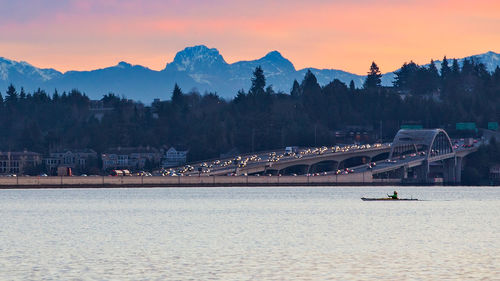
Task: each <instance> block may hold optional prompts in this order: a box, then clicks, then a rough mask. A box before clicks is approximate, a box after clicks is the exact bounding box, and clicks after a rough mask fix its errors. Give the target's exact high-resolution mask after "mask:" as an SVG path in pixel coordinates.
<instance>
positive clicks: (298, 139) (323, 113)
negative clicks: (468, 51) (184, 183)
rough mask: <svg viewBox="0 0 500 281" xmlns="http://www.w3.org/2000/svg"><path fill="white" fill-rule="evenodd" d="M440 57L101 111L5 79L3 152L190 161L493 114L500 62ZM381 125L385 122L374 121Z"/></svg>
mask: <svg viewBox="0 0 500 281" xmlns="http://www.w3.org/2000/svg"><path fill="white" fill-rule="evenodd" d="M449 64H450V66H449V65H448V61H447V60H446V59H445V60H444V61H443V63H442V69H441V71H438V70H437V68H436V67H435V65H434V63H433V62H431V64H430V66H428V67H424V66H419V65H417V64H415V63H413V62H410V63H405V64H404V65H403V67H402V68H401V69H400V70H398V71H396V72H395V74H396V79H395V82H394V86H393V87H382V86H381V80H380V79H381V73H380V70H379V68H378V66H377V65H376V64H375V63H372V65H371V67H370V71H369V72H368V76H367V78H366V81H365V83H364V85H363V88H362V89H356V88H355V87H354V83H353V82H351V83H350V84H349V85H346V84H345V83H343V82H341V81H339V80H337V79H335V80H333V81H332V82H331V83H329V84H327V85H325V86H320V85H319V84H318V82H317V80H316V77H315V76H314V75H313V73H312V72H310V71H309V72H307V73H306V75H305V77H304V78H303V80H302V81H300V82H299V81H294V82H293V85H291V90H290V92H289V93H283V92H276V91H274V90H273V87H272V85H267V84H266V79H265V76H264V73H263V70H262V69H261V68H260V67H257V68H256V69H255V71H254V73H253V77H252V78H251V79H252V86H251V88H250V89H248V90H244V89H242V90H240V91H239V92H238V93H237V95H236V97H235V98H234V99H233V100H230V101H227V100H224V99H222V98H220V97H219V96H218V95H217V94H216V93H205V94H200V93H198V92H196V91H190V92H183V91H182V90H181V88H180V87H179V86H177V85H176V86H175V88H174V89H173V92H172V94H171V95H170V94H169V93H166V94H165V97H164V98H165V99H168V100H165V101H155V102H153V103H152V104H151V105H150V106H149V105H148V106H145V105H144V104H142V103H140V102H137V101H132V100H128V99H126V98H124V97H119V96H117V95H114V94H108V95H105V96H104V97H103V98H102V99H101V101H102V106H103V107H104V108H109V109H111V110H105V111H103V112H105V114H104V116H103V117H102V118H100V117H101V116H99V115H98V114H96V111H95V110H91V104H92V101H90V100H89V98H88V97H87V96H86V95H85V94H83V93H81V92H79V91H78V90H72V91H71V92H69V93H66V92H64V93H58V92H57V91H54V93H51V94H49V93H46V92H45V91H43V90H37V91H35V92H33V93H26V92H25V91H24V90H23V89H22V88H19V89H17V88H16V87H14V86H13V85H11V86H10V87H9V88H8V89H7V90H6V91H5V92H4V93H0V120H1V122H0V150H2V151H6V150H11V151H14V150H23V149H27V150H31V151H36V152H41V153H48V152H49V151H53V150H57V149H62V148H92V149H94V150H96V151H97V152H103V151H105V150H106V149H107V148H109V147H118V146H122V147H129V146H154V147H160V146H163V145H166V146H182V147H186V148H188V149H189V160H198V159H206V158H212V157H218V156H219V154H221V153H225V152H227V151H229V150H231V149H233V148H236V149H238V150H239V151H240V152H241V153H243V152H250V151H258V150H266V149H274V148H278V147H284V146H287V145H303V146H313V145H331V144H333V143H335V142H337V139H336V136H335V131H337V130H340V129H343V128H345V127H346V126H347V125H358V126H366V127H367V128H368V127H371V128H373V130H374V132H377V133H378V132H380V129H382V135H383V136H384V137H386V138H387V139H392V137H393V136H394V134H395V133H396V131H397V130H398V129H399V127H400V125H401V124H402V123H405V122H411V123H418V124H422V125H423V126H424V127H428V128H432V127H444V128H450V127H453V126H454V124H455V123H456V122H465V121H467V122H476V123H477V124H478V125H483V126H484V124H486V123H487V122H489V121H498V120H500V112H499V108H500V69H499V68H498V67H497V69H496V70H495V71H494V72H493V73H490V72H488V71H487V70H486V68H485V66H484V65H483V64H481V63H479V62H475V61H472V60H465V61H464V62H463V66H462V67H460V66H459V65H458V63H457V61H455V60H454V61H452V62H450V63H449ZM381 125H382V128H380V126H381Z"/></svg>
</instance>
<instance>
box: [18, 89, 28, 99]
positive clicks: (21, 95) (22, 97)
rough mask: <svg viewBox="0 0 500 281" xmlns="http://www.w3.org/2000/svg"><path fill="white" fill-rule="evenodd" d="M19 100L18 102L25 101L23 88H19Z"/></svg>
mask: <svg viewBox="0 0 500 281" xmlns="http://www.w3.org/2000/svg"><path fill="white" fill-rule="evenodd" d="M19 99H20V100H25V99H26V92H25V91H24V88H23V87H21V92H20V93H19Z"/></svg>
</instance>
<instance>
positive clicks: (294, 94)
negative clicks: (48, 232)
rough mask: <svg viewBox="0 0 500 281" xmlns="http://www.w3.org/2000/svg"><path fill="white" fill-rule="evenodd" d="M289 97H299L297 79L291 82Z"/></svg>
mask: <svg viewBox="0 0 500 281" xmlns="http://www.w3.org/2000/svg"><path fill="white" fill-rule="evenodd" d="M290 95H291V96H292V97H298V96H300V85H299V82H297V79H295V80H293V86H292V90H291V91H290Z"/></svg>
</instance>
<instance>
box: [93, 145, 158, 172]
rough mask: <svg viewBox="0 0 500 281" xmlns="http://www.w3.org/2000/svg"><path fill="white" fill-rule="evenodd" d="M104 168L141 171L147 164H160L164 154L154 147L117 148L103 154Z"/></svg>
mask: <svg viewBox="0 0 500 281" xmlns="http://www.w3.org/2000/svg"><path fill="white" fill-rule="evenodd" d="M101 158H102V168H103V170H108V169H131V170H141V169H144V168H145V167H146V163H147V162H148V161H149V163H152V164H154V163H160V161H161V158H162V153H161V151H160V150H158V149H156V148H153V147H149V146H148V147H117V148H110V149H108V150H107V151H106V152H105V153H103V154H101Z"/></svg>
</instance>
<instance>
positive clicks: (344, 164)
mask: <svg viewBox="0 0 500 281" xmlns="http://www.w3.org/2000/svg"><path fill="white" fill-rule="evenodd" d="M478 146H479V143H474V144H473V145H466V144H465V143H464V142H463V141H460V140H457V141H455V142H453V141H452V140H451V139H450V137H449V136H448V134H447V133H446V132H445V131H444V130H442V129H428V130H400V131H399V132H398V133H397V134H396V136H395V138H394V140H393V142H392V143H387V144H374V145H346V146H334V147H320V148H302V149H300V150H299V151H297V152H296V153H285V151H284V150H278V151H267V152H260V153H256V154H249V155H242V156H237V157H234V158H230V159H218V160H217V159H216V160H212V161H206V162H199V163H193V164H191V165H187V166H186V167H179V168H177V169H176V171H178V172H180V173H182V175H187V176H194V175H198V176H201V175H203V176H221V175H234V176H241V175H245V176H249V175H278V176H280V175H283V176H284V175H292V176H332V175H335V177H336V180H337V179H338V177H339V176H341V177H345V178H343V179H342V180H345V179H346V178H348V177H352V178H353V182H356V181H355V180H354V179H359V178H360V176H359V174H362V178H363V182H366V179H370V180H371V181H372V182H377V181H389V180H390V181H393V182H394V181H400V182H404V183H415V184H428V183H436V182H443V183H460V181H461V170H462V165H463V159H464V157H466V156H467V155H468V154H470V153H473V152H475V151H477V149H478ZM180 168H181V169H182V170H181V171H179V169H180ZM357 174H358V175H357Z"/></svg>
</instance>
